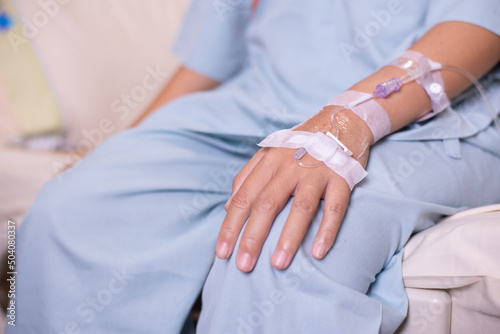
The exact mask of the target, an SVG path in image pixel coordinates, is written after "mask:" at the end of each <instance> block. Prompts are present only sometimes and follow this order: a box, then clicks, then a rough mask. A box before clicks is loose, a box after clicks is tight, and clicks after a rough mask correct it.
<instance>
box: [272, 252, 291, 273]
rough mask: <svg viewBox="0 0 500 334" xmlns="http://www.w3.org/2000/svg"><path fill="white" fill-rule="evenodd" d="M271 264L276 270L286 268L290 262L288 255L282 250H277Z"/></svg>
mask: <svg viewBox="0 0 500 334" xmlns="http://www.w3.org/2000/svg"><path fill="white" fill-rule="evenodd" d="M271 262H272V263H273V264H274V265H275V266H276V267H278V268H280V269H284V268H286V267H287V266H288V264H289V262H290V260H289V256H288V253H287V252H285V251H284V250H279V251H277V252H275V253H274V254H273V258H272V259H271Z"/></svg>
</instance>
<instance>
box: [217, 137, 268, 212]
mask: <svg viewBox="0 0 500 334" xmlns="http://www.w3.org/2000/svg"><path fill="white" fill-rule="evenodd" d="M268 150H269V149H268V148H267V147H266V148H261V149H260V150H258V151H257V152H256V153H255V154H254V156H253V157H252V158H251V159H250V160H249V161H248V162H247V164H246V165H245V166H243V168H242V169H241V170H240V172H239V173H238V175H236V177H235V178H234V180H233V189H232V190H231V196H230V197H229V199H228V200H227V202H226V204H225V205H224V209H225V210H226V211H227V210H228V209H229V205H230V204H231V200H232V199H233V197H234V194H236V192H238V190H239V189H240V187H241V185H242V184H243V182H244V181H245V180H246V178H247V177H248V175H249V174H250V173H251V172H252V170H253V169H254V168H255V166H257V164H258V163H259V161H260V159H262V157H263V156H264V155H265V154H266V153H267V151H268Z"/></svg>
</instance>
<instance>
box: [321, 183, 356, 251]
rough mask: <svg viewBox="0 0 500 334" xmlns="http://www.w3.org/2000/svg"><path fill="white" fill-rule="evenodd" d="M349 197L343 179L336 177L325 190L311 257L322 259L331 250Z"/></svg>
mask: <svg viewBox="0 0 500 334" xmlns="http://www.w3.org/2000/svg"><path fill="white" fill-rule="evenodd" d="M350 196H351V189H349V185H348V184H347V182H345V180H344V179H342V178H341V177H339V176H337V175H336V176H335V178H334V179H333V180H332V181H330V183H329V185H328V187H327V189H326V194H325V201H324V208H323V218H322V219H321V225H320V228H319V230H318V233H317V234H316V237H315V239H314V243H313V246H312V255H313V256H314V257H315V258H316V259H318V260H319V259H322V258H324V257H325V255H326V254H327V253H328V251H329V250H330V249H331V248H332V246H333V243H334V242H335V239H336V238H337V233H338V231H339V229H340V224H341V223H342V220H343V219H344V215H345V212H346V210H347V205H348V204H349V198H350Z"/></svg>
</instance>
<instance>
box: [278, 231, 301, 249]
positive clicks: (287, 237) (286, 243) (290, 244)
mask: <svg viewBox="0 0 500 334" xmlns="http://www.w3.org/2000/svg"><path fill="white" fill-rule="evenodd" d="M281 239H282V240H283V243H282V247H283V249H284V250H286V251H292V250H295V249H297V247H298V246H299V245H300V243H301V242H302V236H299V235H297V234H294V233H284V234H283V235H282V236H281Z"/></svg>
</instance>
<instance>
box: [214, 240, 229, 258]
mask: <svg viewBox="0 0 500 334" xmlns="http://www.w3.org/2000/svg"><path fill="white" fill-rule="evenodd" d="M215 254H217V257H218V258H219V259H225V258H227V256H228V255H229V245H228V244H227V242H225V241H218V242H217V246H216V247H215Z"/></svg>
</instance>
